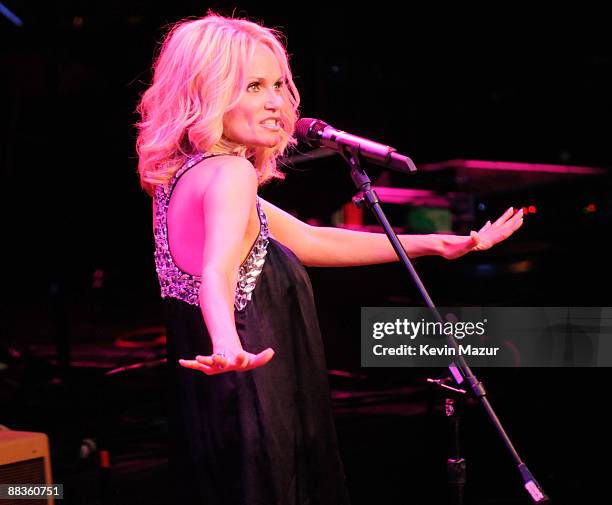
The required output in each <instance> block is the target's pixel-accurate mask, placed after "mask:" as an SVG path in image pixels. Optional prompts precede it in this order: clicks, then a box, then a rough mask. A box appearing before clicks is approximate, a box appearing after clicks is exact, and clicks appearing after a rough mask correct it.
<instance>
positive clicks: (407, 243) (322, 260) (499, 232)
mask: <svg viewBox="0 0 612 505" xmlns="http://www.w3.org/2000/svg"><path fill="white" fill-rule="evenodd" d="M262 202H263V205H264V211H265V212H266V215H267V217H268V222H269V224H270V231H271V233H272V235H273V236H274V238H276V239H277V240H278V241H279V242H282V243H283V244H285V245H286V246H287V247H289V248H290V249H291V250H292V251H293V252H294V253H295V254H296V256H297V257H298V258H299V259H300V261H302V263H304V264H305V265H308V266H319V267H341V266H359V265H372V264H377V263H388V262H392V261H397V260H398V258H397V255H396V254H395V251H394V250H393V248H392V247H391V244H390V243H389V240H388V239H387V237H386V235H384V234H382V233H368V232H361V231H354V230H346V229H342V228H333V227H318V226H310V225H308V224H306V223H304V222H302V221H300V220H299V219H297V218H295V217H294V216H292V215H291V214H289V213H287V212H285V211H283V210H281V209H279V208H278V207H276V206H274V205H272V204H271V203H269V202H265V201H264V200H262ZM522 223H523V220H522V212H521V211H519V212H517V213H516V214H515V213H514V212H513V209H512V208H510V209H508V210H507V211H506V212H505V213H504V214H503V215H502V216H501V217H500V218H499V219H498V220H497V221H496V222H495V223H490V222H489V223H487V224H486V225H485V226H484V227H483V228H482V229H481V230H480V231H478V232H472V233H471V234H470V235H467V236H458V235H447V234H430V235H400V236H399V238H400V241H401V242H402V245H403V246H404V249H405V250H406V252H407V253H408V256H409V257H411V258H416V257H418V256H425V255H439V256H443V257H445V258H447V259H454V258H458V257H460V256H462V255H464V254H466V253H468V252H470V251H473V250H484V249H488V248H490V247H492V246H493V245H495V244H497V243H498V242H500V241H502V240H505V239H506V238H508V237H509V236H510V235H512V233H514V232H515V231H516V230H517V229H518V228H519V227H520V226H521V225H522Z"/></svg>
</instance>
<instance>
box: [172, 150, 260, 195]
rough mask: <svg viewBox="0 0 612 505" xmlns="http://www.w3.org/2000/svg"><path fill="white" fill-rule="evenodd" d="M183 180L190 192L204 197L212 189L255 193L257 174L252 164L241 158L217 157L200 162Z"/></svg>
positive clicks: (230, 156)
mask: <svg viewBox="0 0 612 505" xmlns="http://www.w3.org/2000/svg"><path fill="white" fill-rule="evenodd" d="M183 178H184V179H185V185H187V186H189V188H190V189H191V192H195V193H197V194H200V195H201V196H204V195H205V193H206V192H208V191H210V189H212V188H214V189H215V191H224V190H227V189H230V188H232V189H233V190H234V191H247V192H248V191H253V190H255V191H257V172H256V171H255V167H254V166H253V164H252V163H251V162H250V161H249V160H247V159H246V158H243V157H241V156H232V155H218V156H212V157H210V158H206V159H205V160H202V161H201V162H200V163H198V164H197V165H195V166H193V167H192V168H191V169H190V170H189V172H187V173H186V174H185V175H184V176H183Z"/></svg>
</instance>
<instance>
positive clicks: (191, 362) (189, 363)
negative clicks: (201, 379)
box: [179, 359, 218, 375]
mask: <svg viewBox="0 0 612 505" xmlns="http://www.w3.org/2000/svg"><path fill="white" fill-rule="evenodd" d="M179 365H181V366H182V367H185V368H191V369H192V370H199V371H200V372H204V373H205V374H207V375H213V374H215V373H218V371H217V370H215V369H214V368H213V367H212V366H209V365H204V364H202V363H200V362H199V361H196V360H195V359H179Z"/></svg>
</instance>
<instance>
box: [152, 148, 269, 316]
mask: <svg viewBox="0 0 612 505" xmlns="http://www.w3.org/2000/svg"><path fill="white" fill-rule="evenodd" d="M210 156H211V155H206V154H204V153H200V154H198V155H196V156H193V157H191V158H189V160H188V161H187V162H186V163H185V164H184V165H183V166H182V167H181V168H180V169H179V170H178V171H177V173H176V174H175V175H174V177H173V178H172V179H171V180H170V182H169V183H168V184H166V185H161V184H160V185H159V186H157V187H156V189H155V194H154V199H155V217H154V234H155V269H156V270H157V277H158V279H159V285H160V288H161V296H162V298H177V299H179V300H182V301H184V302H187V303H189V304H191V305H199V292H200V286H201V284H202V281H201V278H200V276H198V275H192V274H189V273H187V272H183V271H182V270H181V269H180V268H179V267H178V266H177V265H176V263H175V262H174V259H173V258H172V254H171V253H170V247H169V242H168V206H169V204H170V197H171V196H172V191H173V189H174V187H175V185H176V183H177V181H178V180H179V178H180V177H181V176H182V175H183V174H184V173H185V172H186V171H187V170H189V169H190V168H191V167H193V166H194V165H196V164H197V163H199V162H200V161H202V160H204V159H205V158H207V157H210ZM256 205H257V214H258V216H259V223H260V226H259V234H258V236H257V239H256V240H255V242H254V243H253V246H252V247H251V250H250V251H249V254H248V255H247V258H246V259H245V260H244V262H243V263H242V265H240V268H239V270H238V282H237V284H236V292H235V297H234V307H235V308H236V310H243V309H244V308H245V307H246V306H247V304H248V303H249V301H250V300H251V297H252V295H253V290H254V289H255V285H256V283H257V278H258V277H259V275H260V274H261V272H262V270H263V266H264V263H265V261H266V253H267V247H268V238H269V231H268V222H267V219H266V215H265V214H264V212H263V209H262V208H261V204H260V202H259V198H257V199H256Z"/></svg>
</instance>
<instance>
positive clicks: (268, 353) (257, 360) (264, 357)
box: [249, 348, 274, 369]
mask: <svg viewBox="0 0 612 505" xmlns="http://www.w3.org/2000/svg"><path fill="white" fill-rule="evenodd" d="M273 356H274V351H273V350H272V349H271V348H268V349H266V350H265V351H261V352H260V353H259V354H257V355H255V357H254V358H253V359H251V365H250V367H249V369H251V368H257V367H258V366H263V365H265V364H266V363H267V362H268V361H270V360H271V359H272V357H273Z"/></svg>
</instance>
